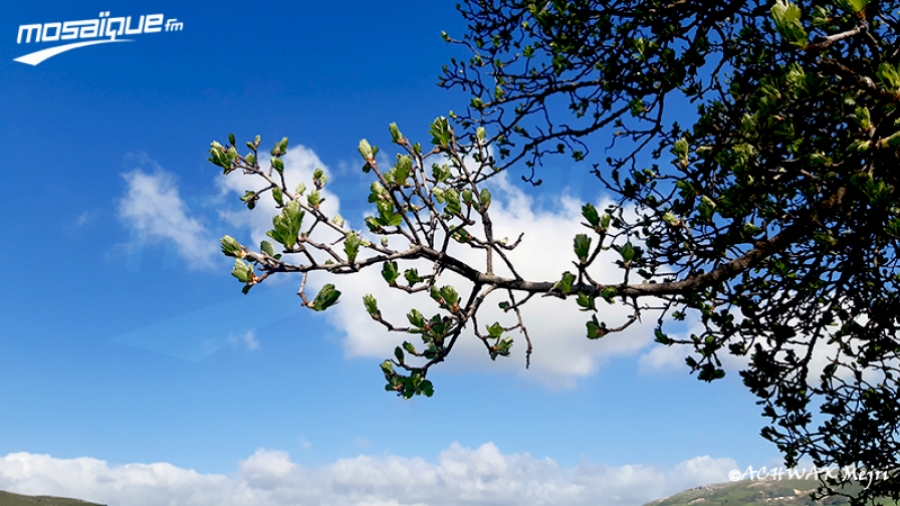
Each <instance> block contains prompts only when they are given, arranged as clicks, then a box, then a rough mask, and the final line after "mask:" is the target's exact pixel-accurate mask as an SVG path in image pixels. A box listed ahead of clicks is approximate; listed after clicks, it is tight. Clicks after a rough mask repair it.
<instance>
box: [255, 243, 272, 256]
mask: <svg viewBox="0 0 900 506" xmlns="http://www.w3.org/2000/svg"><path fill="white" fill-rule="evenodd" d="M259 249H260V250H261V251H262V252H263V253H265V254H266V255H269V256H270V257H272V258H275V248H274V247H272V243H270V242H269V241H262V242H261V243H260V244H259Z"/></svg>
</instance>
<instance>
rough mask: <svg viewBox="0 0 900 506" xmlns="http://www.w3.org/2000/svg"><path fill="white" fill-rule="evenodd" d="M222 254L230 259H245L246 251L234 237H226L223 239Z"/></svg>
mask: <svg viewBox="0 0 900 506" xmlns="http://www.w3.org/2000/svg"><path fill="white" fill-rule="evenodd" d="M220 242H221V246H222V253H223V254H224V255H225V256H228V257H235V258H244V250H243V249H241V243H239V242H237V240H236V239H235V238H234V237H231V236H230V235H226V236H225V237H223V238H222V240H221V241H220Z"/></svg>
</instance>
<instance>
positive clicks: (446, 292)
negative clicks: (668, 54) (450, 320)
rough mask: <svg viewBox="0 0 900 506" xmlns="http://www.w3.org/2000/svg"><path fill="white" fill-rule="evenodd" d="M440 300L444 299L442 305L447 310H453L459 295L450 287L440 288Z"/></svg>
mask: <svg viewBox="0 0 900 506" xmlns="http://www.w3.org/2000/svg"><path fill="white" fill-rule="evenodd" d="M440 294H441V298H442V299H444V304H445V305H446V306H447V307H448V308H453V307H455V306H456V305H457V303H458V302H459V294H458V293H456V289H455V288H453V287H452V286H450V285H447V286H444V287H441V290H440Z"/></svg>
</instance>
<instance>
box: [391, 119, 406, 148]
mask: <svg viewBox="0 0 900 506" xmlns="http://www.w3.org/2000/svg"><path fill="white" fill-rule="evenodd" d="M388 129H390V131H391V141H392V142H394V143H396V144H400V139H402V138H403V134H401V133H400V129H399V128H397V124H396V123H391V124H390V125H388Z"/></svg>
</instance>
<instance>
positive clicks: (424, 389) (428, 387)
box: [417, 380, 434, 397]
mask: <svg viewBox="0 0 900 506" xmlns="http://www.w3.org/2000/svg"><path fill="white" fill-rule="evenodd" d="M417 393H420V394H422V395H424V396H425V397H431V396H432V395H434V385H432V384H431V381H429V380H424V381H422V383H421V384H420V385H419V390H418V392H417Z"/></svg>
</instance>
